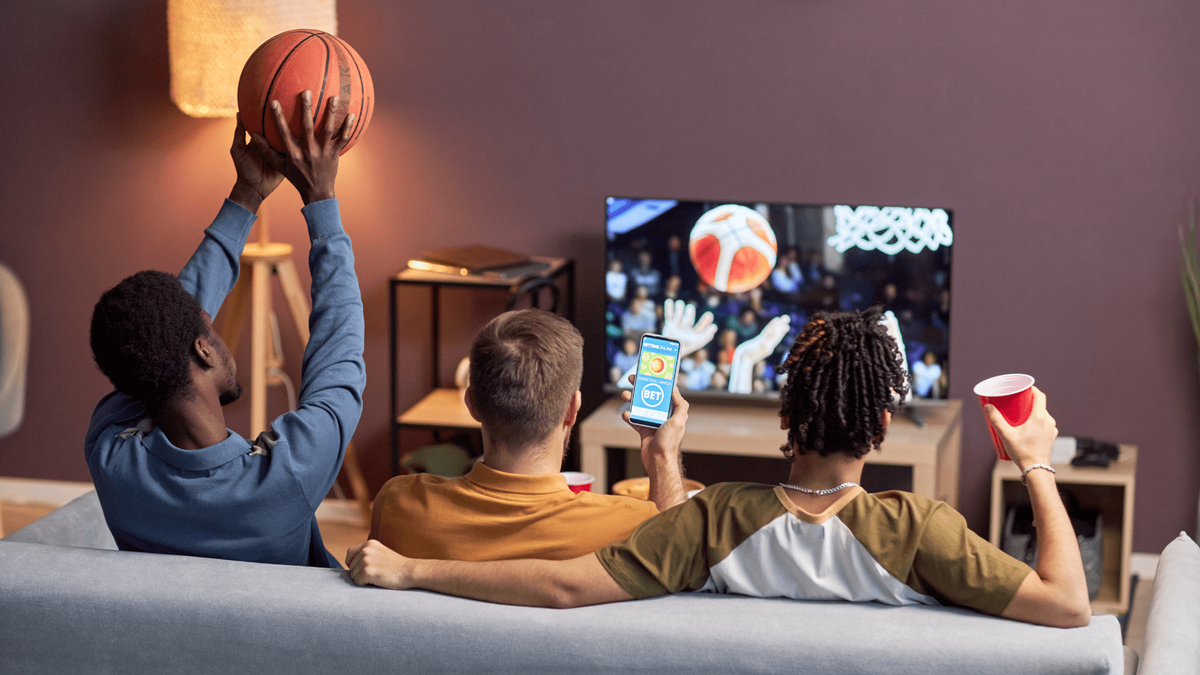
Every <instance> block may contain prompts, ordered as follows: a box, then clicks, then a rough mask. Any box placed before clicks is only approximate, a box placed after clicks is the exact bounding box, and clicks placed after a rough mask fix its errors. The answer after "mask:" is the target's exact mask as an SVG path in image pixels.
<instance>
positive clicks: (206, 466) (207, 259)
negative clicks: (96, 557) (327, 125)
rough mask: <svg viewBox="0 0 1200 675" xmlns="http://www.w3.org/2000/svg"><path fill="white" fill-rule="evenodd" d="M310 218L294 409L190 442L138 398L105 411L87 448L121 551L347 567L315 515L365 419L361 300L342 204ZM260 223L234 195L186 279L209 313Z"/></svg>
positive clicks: (108, 404) (308, 213)
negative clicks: (172, 437)
mask: <svg viewBox="0 0 1200 675" xmlns="http://www.w3.org/2000/svg"><path fill="white" fill-rule="evenodd" d="M301 212H302V213H303V214H304V218H305V220H306V221H307V223H308V232H309V238H310V239H311V240H312V248H311V251H310V253H309V269H310V270H311V272H312V314H311V316H310V317H309V328H310V332H311V337H310V338H309V341H308V347H307V348H306V349H305V352H304V363H303V366H302V373H301V384H300V395H299V399H298V408H297V410H296V411H294V412H289V413H286V414H284V415H280V416H279V417H277V418H276V419H275V421H274V422H273V423H272V424H271V428H270V429H269V430H267V431H264V432H263V433H262V434H260V435H259V437H258V438H257V439H255V440H254V441H253V442H251V441H249V440H247V439H245V438H243V437H242V436H240V435H238V434H236V433H234V432H233V431H230V432H229V436H228V437H227V438H226V439H225V440H224V441H222V442H220V443H217V444H216V445H211V446H209V447H207V448H201V449H199V450H182V449H180V448H178V447H175V446H174V445H173V444H172V443H171V442H170V441H169V440H167V437H166V435H165V434H163V432H162V430H161V429H158V428H156V427H155V426H154V423H153V420H152V419H150V418H148V417H147V416H146V411H145V406H144V405H143V404H142V403H141V402H140V401H138V400H136V399H134V398H132V397H130V396H128V395H126V394H123V393H120V392H113V393H111V394H109V395H108V396H106V397H104V398H103V399H102V400H101V401H100V403H99V405H97V406H96V410H95V412H94V413H93V414H92V421H91V424H90V426H89V428H88V432H87V438H86V441H85V445H84V453H85V456H86V459H87V464H88V469H89V471H91V474H92V481H93V482H94V483H95V485H96V492H97V494H98V495H99V497H100V504H101V506H102V507H103V508H104V517H105V519H106V520H107V521H108V526H109V529H111V530H112V534H113V538H114V539H116V542H117V546H118V547H120V548H121V549H122V550H127V551H149V552H155V553H179V554H186V555H197V556H205V557H211V558H226V559H231V560H247V561H253V562H267V563H280V564H289V565H311V566H315V567H335V568H338V567H340V565H339V564H338V561H337V560H336V559H335V558H333V557H332V556H330V555H329V554H328V552H327V551H326V550H325V546H324V543H323V542H322V541H321V533H320V532H319V531H318V529H317V519H316V516H315V515H314V514H315V511H316V509H317V506H319V505H320V503H321V500H322V499H323V498H324V497H325V495H326V494H327V493H328V492H329V489H330V487H331V486H332V485H333V482H334V481H335V480H336V479H337V475H338V471H339V469H340V468H341V465H342V458H343V456H344V453H345V450H346V444H347V443H349V442H350V437H351V436H352V435H353V433H354V428H355V426H357V424H358V419H359V416H360V415H361V414H362V392H363V387H364V386H365V384H366V367H365V364H364V363H363V337H364V333H365V328H364V324H363V307H362V297H361V293H360V291H359V287H358V279H357V277H356V276H355V273H354V253H353V251H352V249H351V245H350V238H349V237H348V236H347V235H346V233H345V232H344V231H343V230H342V224H341V217H340V215H339V212H338V203H337V200H336V199H329V200H325V201H320V202H314V203H312V204H309V205H307V206H305V207H304V209H303V210H302V211H301ZM254 220H255V216H254V214H252V213H250V212H249V211H247V210H246V209H244V208H242V207H241V206H239V205H237V204H235V203H233V202H231V201H229V200H226V201H225V203H224V205H223V206H222V207H221V211H220V213H218V214H217V217H216V220H214V221H213V223H212V225H210V226H209V227H208V228H207V229H206V230H205V231H204V240H203V241H202V242H201V244H200V246H199V248H197V249H196V252H195V253H194V254H193V255H192V258H191V260H189V261H188V263H187V265H186V266H185V267H184V268H183V271H182V272H180V274H179V280H180V281H181V282H182V283H183V287H184V288H185V289H187V291H188V292H190V293H192V294H193V295H195V296H196V298H197V299H199V301H200V305H201V306H202V307H203V308H204V311H206V312H208V314H209V316H214V317H215V316H216V315H217V311H218V310H219V309H220V307H221V303H222V302H223V301H224V299H225V296H226V295H227V294H228V293H229V291H230V290H232V289H233V285H234V283H235V282H236V281H237V277H238V258H239V256H240V254H241V252H242V247H243V246H244V245H245V243H246V237H247V236H248V235H249V233H250V227H251V225H253V223H254Z"/></svg>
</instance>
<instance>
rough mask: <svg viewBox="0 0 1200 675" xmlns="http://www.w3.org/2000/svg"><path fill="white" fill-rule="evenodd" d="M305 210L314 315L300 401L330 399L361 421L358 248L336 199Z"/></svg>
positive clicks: (362, 381)
mask: <svg viewBox="0 0 1200 675" xmlns="http://www.w3.org/2000/svg"><path fill="white" fill-rule="evenodd" d="M303 213H304V215H305V218H306V220H307V222H308V227H309V236H310V238H311V241H312V249H311V251H310V252H309V271H310V272H311V274H312V313H311V314H310V315H309V329H310V332H311V338H310V339H309V342H308V346H307V348H306V349H305V354H304V363H303V367H302V374H301V391H300V402H301V405H303V404H306V403H308V404H313V403H315V402H317V401H319V400H321V399H331V400H332V401H333V407H332V408H331V412H333V413H334V414H338V413H339V411H342V410H347V411H349V410H353V411H354V422H357V415H358V412H359V411H360V410H361V406H362V400H361V396H362V391H363V387H364V386H365V378H366V376H365V372H366V368H365V364H364V362H363V347H364V336H365V325H364V320H363V305H362V294H361V292H360V290H359V286H358V277H357V276H356V275H355V273H354V252H353V249H352V247H351V243H350V238H349V237H348V236H347V235H346V233H345V232H344V231H343V230H342V225H341V219H340V216H339V214H338V204H337V202H336V201H333V200H330V201H325V202H320V203H317V204H313V205H309V206H306V207H305V208H304V210H303ZM350 426H353V423H351V424H350ZM344 440H346V441H348V440H349V437H348V436H347V437H346V438H345V439H344Z"/></svg>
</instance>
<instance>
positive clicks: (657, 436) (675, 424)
mask: <svg viewBox="0 0 1200 675" xmlns="http://www.w3.org/2000/svg"><path fill="white" fill-rule="evenodd" d="M633 379H634V376H632V375H630V376H629V380H630V382H632V381H633ZM621 399H622V400H624V401H625V402H626V403H628V402H629V401H632V400H633V392H632V391H630V390H628V389H627V390H625V391H622V392H621ZM671 406H672V407H673V408H674V411H673V412H672V413H671V416H670V417H669V418H667V421H666V422H663V425H662V426H661V427H659V428H657V429H655V428H653V427H644V426H641V425H639V424H634V423H633V422H630V421H629V411H628V410H626V411H625V412H623V413H621V419H623V420H625V423H626V424H628V425H629V426H631V427H633V430H634V431H636V432H638V436H640V437H641V439H642V466H649V464H648V462H653V461H654V459H655V457H656V456H657V457H660V458H661V457H670V458H675V457H678V456H679V446H680V444H681V443H683V432H684V430H685V429H684V428H685V427H686V426H687V418H688V402H687V400H685V399H684V398H683V394H680V393H679V387H675V388H673V389H672V390H671Z"/></svg>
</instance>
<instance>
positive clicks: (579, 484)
mask: <svg viewBox="0 0 1200 675" xmlns="http://www.w3.org/2000/svg"><path fill="white" fill-rule="evenodd" d="M562 475H563V478H566V479H567V487H569V488H571V492H574V493H575V494H579V493H580V492H591V491H592V483H595V482H596V477H595V476H593V475H592V474H590V473H581V472H579V471H563V472H562Z"/></svg>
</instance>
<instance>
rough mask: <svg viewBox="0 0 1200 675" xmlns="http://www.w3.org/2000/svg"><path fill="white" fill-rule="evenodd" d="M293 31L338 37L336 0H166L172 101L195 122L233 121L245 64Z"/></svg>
mask: <svg viewBox="0 0 1200 675" xmlns="http://www.w3.org/2000/svg"><path fill="white" fill-rule="evenodd" d="M294 28H315V29H317V30H323V31H325V32H326V33H331V34H333V35H337V2H336V0H167V43H168V47H169V50H170V54H171V100H173V101H175V105H177V106H179V109H180V110H182V111H183V112H185V113H187V114H189V115H191V116H192V117H233V116H234V115H236V114H237V111H238V105H237V85H238V76H239V75H241V73H242V66H243V65H245V63H246V59H247V58H249V57H250V54H251V53H253V52H254V50H255V49H257V48H258V46H259V45H260V44H262V43H263V42H265V41H266V40H267V38H270V37H272V36H274V35H277V34H279V33H282V32H283V31H285V30H292V29H294Z"/></svg>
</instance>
